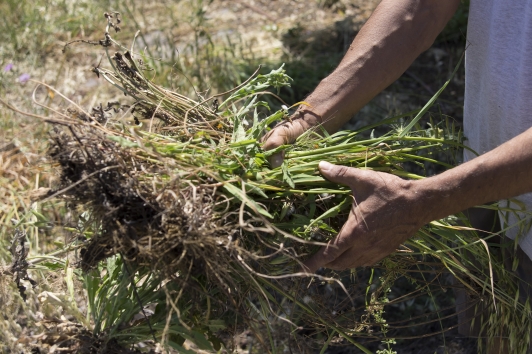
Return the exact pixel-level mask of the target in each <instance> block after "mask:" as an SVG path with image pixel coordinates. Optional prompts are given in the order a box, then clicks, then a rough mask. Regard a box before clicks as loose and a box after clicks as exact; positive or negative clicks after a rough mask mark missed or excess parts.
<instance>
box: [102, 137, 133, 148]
mask: <svg viewBox="0 0 532 354" xmlns="http://www.w3.org/2000/svg"><path fill="white" fill-rule="evenodd" d="M107 139H109V140H111V141H114V142H117V143H119V144H120V145H121V146H122V147H125V148H136V147H139V144H137V143H136V142H134V141H131V140H128V139H126V138H123V137H121V136H116V135H108V136H107Z"/></svg>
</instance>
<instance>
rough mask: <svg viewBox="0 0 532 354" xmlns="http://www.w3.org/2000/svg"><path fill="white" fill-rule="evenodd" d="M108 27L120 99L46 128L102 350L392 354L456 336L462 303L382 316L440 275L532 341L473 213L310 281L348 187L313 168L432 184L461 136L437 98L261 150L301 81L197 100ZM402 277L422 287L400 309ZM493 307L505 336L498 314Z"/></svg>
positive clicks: (259, 77) (512, 286) (435, 287)
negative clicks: (304, 266) (429, 116)
mask: <svg viewBox="0 0 532 354" xmlns="http://www.w3.org/2000/svg"><path fill="white" fill-rule="evenodd" d="M106 17H107V21H108V22H107V28H106V31H105V37H104V38H102V39H101V40H100V41H99V43H98V44H99V45H101V46H102V47H103V49H104V51H105V56H106V57H107V59H108V63H109V66H108V67H106V66H105V65H104V66H98V67H95V68H94V69H93V71H94V73H95V74H96V75H98V77H100V78H102V79H104V80H107V81H108V82H109V83H110V84H111V85H113V86H115V87H116V88H117V89H119V90H121V91H122V92H123V93H124V95H125V96H126V97H125V98H124V100H123V102H110V103H108V104H107V106H105V107H104V106H103V105H101V106H100V107H99V108H96V109H93V110H92V112H86V111H84V110H83V109H82V108H81V107H74V108H70V109H69V110H68V111H67V114H63V115H62V117H59V118H57V119H55V120H53V121H52V122H54V123H55V124H56V126H55V128H54V130H53V132H52V134H51V141H50V150H49V155H50V157H51V158H52V159H53V160H54V161H55V162H56V163H58V164H59V166H60V168H61V181H60V185H58V186H57V188H55V190H53V191H50V193H48V195H47V196H46V198H47V199H50V198H54V197H60V198H63V199H64V200H66V201H67V203H68V205H69V206H70V207H71V208H72V210H76V211H78V213H79V220H80V221H79V227H78V228H77V229H75V230H72V231H75V232H77V233H78V234H79V236H80V237H82V238H86V239H87V240H86V242H85V243H84V244H83V248H82V250H81V252H80V266H81V269H82V270H83V271H84V272H83V274H81V273H78V276H79V279H80V280H82V281H83V284H84V287H85V289H86V291H87V305H88V306H87V308H88V311H87V316H89V317H90V321H86V322H87V324H88V326H89V327H91V328H90V329H91V331H92V333H93V335H94V336H95V338H97V341H96V340H95V342H94V343H97V345H98V346H99V347H102V346H103V347H104V346H105V345H106V343H115V342H112V341H118V342H119V343H122V344H136V343H139V342H142V341H148V340H153V341H154V342H159V343H162V344H163V345H164V346H168V347H172V348H174V349H177V350H179V351H181V352H187V350H191V349H187V346H188V345H189V344H190V343H191V342H192V343H195V345H196V346H197V348H199V349H202V350H218V349H219V348H221V346H222V345H224V346H225V347H229V348H230V347H231V342H232V340H231V338H233V335H234V334H235V333H237V332H238V331H242V330H244V329H251V330H252V331H253V332H254V333H255V337H256V341H257V346H256V348H261V349H257V350H261V351H266V350H267V351H272V352H275V351H277V350H280V349H282V348H289V347H290V348H295V347H297V348H298V349H297V350H299V351H300V352H306V351H311V350H316V348H318V349H319V348H321V350H322V352H324V351H325V349H326V348H327V346H328V345H330V344H331V343H334V342H338V341H339V339H338V338H340V339H341V340H343V341H344V343H351V344H353V345H355V346H357V347H358V348H359V349H361V350H362V351H364V352H369V350H368V349H367V348H366V347H365V346H366V345H367V343H371V342H372V341H384V343H385V344H386V345H387V346H388V350H390V351H391V347H393V343H394V340H399V339H401V338H400V337H401V336H402V335H401V333H404V331H406V329H407V328H410V327H416V326H425V325H426V324H427V323H435V324H437V325H439V326H440V327H441V332H444V331H445V330H447V329H449V328H448V327H446V325H445V318H448V317H452V316H453V315H454V312H453V311H454V306H449V307H447V308H438V306H437V305H435V306H433V311H431V312H430V313H425V314H424V315H423V316H421V317H419V318H418V319H419V321H416V320H415V319H408V320H404V319H400V320H396V321H395V322H387V321H386V319H385V317H386V315H385V312H386V311H385V309H388V308H390V306H393V305H397V304H400V303H402V302H405V301H406V302H408V301H410V300H412V299H416V298H423V297H425V298H428V299H434V298H436V297H437V295H438V293H442V292H444V291H446V290H447V289H448V288H450V285H448V284H446V283H445V281H444V279H443V278H444V275H446V274H449V273H452V274H453V275H454V277H455V278H456V279H458V281H459V282H460V283H462V284H463V286H464V287H465V288H467V289H468V290H469V291H470V293H471V294H472V296H473V297H476V298H477V299H478V302H479V303H483V304H489V305H487V306H486V307H487V310H486V311H487V312H486V313H485V314H483V316H485V318H489V319H490V320H489V321H485V324H486V326H487V328H488V330H487V333H489V335H490V336H492V337H497V336H498V335H500V334H501V333H503V332H501V331H503V330H504V331H506V330H507V329H510V332H511V333H512V334H513V337H511V339H512V338H513V339H512V341H511V345H512V346H513V348H515V349H516V351H515V352H517V351H518V350H519V351H520V350H522V349H523V348H521V347H519V348H518V347H517V346H518V345H520V344H522V343H521V342H519V341H518V339H517V338H520V337H521V335H520V334H522V335H523V336H525V334H527V335H528V333H529V328H530V321H529V317H528V316H527V314H528V313H529V310H528V306H529V305H528V304H526V305H523V304H520V303H519V302H518V301H516V300H515V299H516V294H517V286H516V282H515V279H514V278H512V276H509V275H508V274H507V273H506V271H505V268H504V264H503V262H502V261H501V260H499V259H497V258H493V257H490V252H489V249H488V247H487V244H486V242H485V241H484V240H481V239H480V238H479V237H478V235H477V233H476V232H475V230H473V229H471V228H467V227H460V226H457V225H458V221H461V222H462V224H463V223H464V222H465V223H466V224H467V220H463V217H462V216H455V217H449V218H446V219H444V220H438V221H434V222H432V223H430V224H429V225H426V226H425V227H423V228H422V229H421V230H420V231H419V232H418V233H417V234H416V235H415V236H414V237H413V238H411V239H410V240H409V241H407V243H406V244H405V245H404V246H403V248H402V249H401V250H399V251H398V252H397V253H395V254H393V255H391V256H390V257H388V258H387V259H385V260H384V261H382V262H381V263H380V264H379V265H377V266H376V267H375V268H374V269H371V270H368V269H361V270H353V271H350V272H345V273H334V272H326V271H325V272H324V273H321V274H320V275H314V276H309V275H308V274H305V273H302V272H301V271H300V269H301V268H300V264H301V261H303V260H305V258H306V257H308V256H309V255H311V254H312V253H313V252H315V251H316V250H317V248H318V247H319V246H320V245H323V244H324V242H326V241H328V240H330V239H331V238H332V237H334V236H335V235H336V233H337V232H338V230H339V228H340V227H341V225H342V224H343V222H344V221H345V220H346V218H347V215H348V213H349V210H350V208H351V203H352V198H351V196H350V195H351V191H350V190H349V189H348V188H346V187H344V186H339V185H335V184H333V183H331V182H329V181H327V180H326V179H324V178H323V177H322V176H321V175H320V174H319V171H318V169H317V166H318V163H319V162H320V161H323V160H325V161H329V162H331V163H335V164H342V165H346V166H352V167H357V168H365V169H371V170H376V171H383V172H387V173H392V174H395V175H397V176H400V177H403V178H412V179H420V178H424V177H425V175H426V172H425V171H427V166H428V165H432V166H439V168H443V169H445V168H451V167H452V164H451V163H449V160H448V159H447V157H448V156H451V157H452V156H454V155H455V154H456V152H457V151H458V149H460V148H462V144H461V135H460V133H459V132H457V131H456V130H455V129H454V126H452V125H441V126H436V125H434V126H433V127H431V128H430V129H427V130H421V129H417V127H416V122H417V120H418V119H419V118H420V117H421V116H422V115H423V114H424V113H425V112H427V111H428V109H429V108H430V106H431V105H432V104H433V103H434V101H435V100H436V98H437V96H436V97H434V98H433V99H432V100H431V101H430V102H429V103H428V104H427V106H425V107H424V108H423V109H421V110H419V111H418V112H414V113H412V112H411V113H409V114H407V115H404V116H400V117H394V118H391V119H387V120H385V121H383V122H382V124H392V123H395V124H397V125H396V126H395V129H392V130H390V132H389V133H388V134H385V135H383V136H379V137H373V136H370V137H369V138H365V139H361V138H359V137H360V133H361V132H362V131H364V130H369V129H372V128H373V127H371V126H370V127H366V128H364V129H361V130H359V131H341V132H338V133H336V134H332V135H329V134H327V133H326V132H325V131H320V130H311V131H308V132H307V133H305V134H304V135H303V136H301V137H299V139H298V140H297V141H296V143H295V144H293V145H284V146H280V147H279V148H277V149H275V150H272V151H264V150H263V149H262V146H261V138H262V136H263V135H264V134H265V133H266V132H267V131H268V130H269V129H270V127H271V126H272V125H273V124H283V121H284V120H285V119H288V116H289V115H290V109H289V108H287V107H286V106H288V105H286V106H284V107H283V109H281V110H279V111H274V112H272V111H270V107H269V106H268V104H267V103H266V102H265V101H264V100H263V99H262V97H264V96H265V95H268V96H274V97H275V96H276V92H277V91H278V90H279V89H280V88H282V87H286V86H288V85H290V81H291V79H290V78H289V77H288V76H287V75H286V74H285V72H284V70H283V68H282V67H281V68H279V69H277V70H273V71H271V72H270V73H267V74H261V73H259V71H258V70H257V72H256V73H255V74H254V75H253V76H251V77H250V78H249V79H248V80H246V81H245V82H244V83H243V84H241V85H239V86H238V87H236V88H234V89H232V90H229V91H227V92H224V93H221V94H218V95H216V96H211V97H203V96H201V95H200V94H198V96H199V99H191V98H189V97H186V96H183V95H181V94H179V93H177V92H173V91H171V90H168V89H166V88H164V87H161V86H159V85H156V84H154V83H153V80H151V79H149V78H148V76H147V73H150V77H151V76H152V75H153V73H151V72H150V71H149V70H150V68H149V67H147V66H146V64H145V63H144V62H143V61H142V60H140V59H141V57H142V56H141V55H139V54H138V53H137V52H136V51H135V48H134V46H132V47H131V48H125V47H123V46H122V45H121V44H119V43H117V42H116V41H114V39H113V38H112V36H111V30H112V29H113V28H114V27H116V25H117V24H116V22H115V21H116V14H106ZM111 50H112V51H113V52H112V53H111ZM442 90H443V89H442ZM440 92H441V90H440V91H439V92H438V94H439V93H440ZM300 104H306V103H304V102H302V103H300ZM414 114H416V116H415V117H414V119H413V120H411V122H410V123H409V124H408V125H406V126H402V125H401V124H400V123H401V120H402V119H404V118H406V117H409V116H411V115H414ZM49 121H51V120H49ZM281 150H283V151H284V153H285V161H284V163H283V165H282V166H281V167H278V168H271V167H270V165H269V163H268V157H269V156H271V155H272V154H274V153H277V152H279V151H281ZM446 156H447V157H446ZM407 167H408V169H407ZM412 171H415V172H412ZM459 219H462V220H459ZM471 254H473V255H475V258H476V259H475V260H473V259H471V258H472V257H470V255H471ZM495 278H496V279H498V281H497V282H494V279H495ZM399 279H406V280H407V282H408V284H409V285H410V286H411V288H412V290H411V292H410V293H409V294H408V295H404V296H402V297H399V298H395V299H394V298H392V296H391V291H392V289H393V287H394V284H395V283H396V282H397V281H398V280H399ZM331 294H334V295H331ZM331 297H333V298H331ZM431 301H432V300H431ZM496 311H500V313H504V314H505V317H504V325H505V326H506V327H503V326H501V323H500V322H498V321H496V320H494V318H496V317H494V316H493V313H497V312H496ZM405 337H406V336H405ZM527 338H528V337H527ZM523 350H524V349H523Z"/></svg>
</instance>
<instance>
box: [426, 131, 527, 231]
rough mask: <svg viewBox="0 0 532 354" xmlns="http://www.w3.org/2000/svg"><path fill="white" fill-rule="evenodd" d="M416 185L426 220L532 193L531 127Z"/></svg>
mask: <svg viewBox="0 0 532 354" xmlns="http://www.w3.org/2000/svg"><path fill="white" fill-rule="evenodd" d="M417 182H419V187H420V188H419V189H417V188H416V190H418V193H421V195H422V196H423V199H424V201H425V203H423V204H424V205H426V206H427V208H426V209H425V210H427V211H428V213H429V215H428V216H427V217H426V219H427V221H430V220H435V219H439V218H442V217H445V216H447V215H451V214H454V213H457V212H460V211H463V210H465V209H467V208H469V207H473V206H476V205H481V204H484V203H487V202H492V201H497V200H501V199H507V198H511V197H515V196H518V195H520V194H524V193H528V192H532V128H530V129H528V130H527V131H525V132H524V133H522V134H520V135H519V136H517V137H515V138H514V139H512V140H510V141H508V142H506V143H504V144H503V145H501V146H499V147H497V148H496V149H494V150H492V151H490V152H487V153H486V154H483V155H481V156H479V157H477V158H475V159H473V160H471V161H468V162H466V163H464V164H462V165H460V166H457V167H455V168H453V169H451V170H448V171H446V172H444V173H441V174H439V175H437V176H434V177H430V178H426V179H424V180H421V181H417ZM429 219H430V220H429Z"/></svg>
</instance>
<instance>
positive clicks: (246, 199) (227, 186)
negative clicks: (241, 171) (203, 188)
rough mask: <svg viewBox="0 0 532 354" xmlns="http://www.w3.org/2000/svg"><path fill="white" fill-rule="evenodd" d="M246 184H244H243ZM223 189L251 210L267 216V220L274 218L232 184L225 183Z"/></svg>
mask: <svg viewBox="0 0 532 354" xmlns="http://www.w3.org/2000/svg"><path fill="white" fill-rule="evenodd" d="M242 183H244V182H242ZM223 188H224V189H225V190H226V191H227V192H229V193H230V194H231V195H232V196H234V197H235V198H237V199H238V200H240V201H242V202H243V203H245V204H246V205H247V206H248V207H249V208H250V209H251V210H253V211H256V212H258V213H259V214H262V215H264V216H266V217H267V218H270V219H273V216H272V215H271V214H270V213H269V212H268V211H267V210H266V209H264V208H263V207H261V206H260V205H259V204H257V202H255V201H254V200H253V199H251V198H249V197H248V196H247V195H245V194H244V193H243V192H242V190H241V189H239V188H237V187H235V186H234V185H232V184H231V183H225V184H224V186H223Z"/></svg>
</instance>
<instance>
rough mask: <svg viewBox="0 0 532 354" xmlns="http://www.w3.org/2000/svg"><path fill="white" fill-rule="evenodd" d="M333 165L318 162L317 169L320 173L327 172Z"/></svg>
mask: <svg viewBox="0 0 532 354" xmlns="http://www.w3.org/2000/svg"><path fill="white" fill-rule="evenodd" d="M333 166H334V165H333V164H332V163H329V162H327V161H320V164H319V168H320V171H323V172H327V171H329V170H330V169H331V168H332V167H333Z"/></svg>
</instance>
